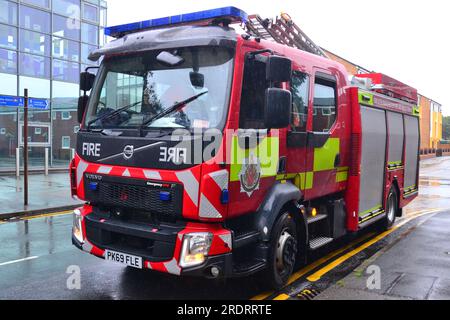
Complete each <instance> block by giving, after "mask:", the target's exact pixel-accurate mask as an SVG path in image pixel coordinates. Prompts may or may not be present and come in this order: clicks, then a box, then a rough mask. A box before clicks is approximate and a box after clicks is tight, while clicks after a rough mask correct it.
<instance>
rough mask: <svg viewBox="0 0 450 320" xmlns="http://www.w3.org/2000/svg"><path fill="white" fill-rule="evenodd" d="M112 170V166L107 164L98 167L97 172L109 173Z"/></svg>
mask: <svg viewBox="0 0 450 320" xmlns="http://www.w3.org/2000/svg"><path fill="white" fill-rule="evenodd" d="M111 170H112V167H105V166H101V167H100V168H98V170H97V173H100V174H109V173H110V172H111Z"/></svg>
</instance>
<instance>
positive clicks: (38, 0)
mask: <svg viewBox="0 0 450 320" xmlns="http://www.w3.org/2000/svg"><path fill="white" fill-rule="evenodd" d="M22 2H25V3H29V4H32V5H35V6H38V7H43V8H46V9H48V8H50V0H22Z"/></svg>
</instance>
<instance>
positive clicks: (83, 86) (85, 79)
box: [80, 72, 95, 91]
mask: <svg viewBox="0 0 450 320" xmlns="http://www.w3.org/2000/svg"><path fill="white" fill-rule="evenodd" d="M94 81H95V74H92V73H89V72H82V73H81V74H80V90H81V91H89V90H91V89H92V87H93V86H94Z"/></svg>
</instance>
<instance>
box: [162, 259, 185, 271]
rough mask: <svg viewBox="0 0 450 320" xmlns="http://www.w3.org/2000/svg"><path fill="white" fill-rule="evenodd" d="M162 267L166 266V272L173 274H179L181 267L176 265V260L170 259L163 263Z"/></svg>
mask: <svg viewBox="0 0 450 320" xmlns="http://www.w3.org/2000/svg"><path fill="white" fill-rule="evenodd" d="M164 267H166V269H167V272H168V273H171V274H175V275H180V273H181V268H180V267H179V266H178V262H177V260H175V258H174V259H172V260H171V261H169V262H166V263H164Z"/></svg>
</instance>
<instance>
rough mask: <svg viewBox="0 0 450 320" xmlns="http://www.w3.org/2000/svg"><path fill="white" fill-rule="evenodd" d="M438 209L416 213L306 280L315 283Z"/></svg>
mask: <svg viewBox="0 0 450 320" xmlns="http://www.w3.org/2000/svg"><path fill="white" fill-rule="evenodd" d="M439 211H440V209H435V210H429V211H427V212H423V213H417V214H415V215H414V216H412V217H409V218H408V219H406V220H405V221H402V222H401V223H399V224H398V225H396V226H394V227H392V229H390V230H388V231H385V232H383V233H382V234H380V235H378V236H376V237H375V238H373V239H372V240H369V241H367V242H366V243H364V244H363V245H361V246H359V247H358V248H356V249H355V250H352V251H350V252H348V253H347V254H345V255H343V256H342V257H339V258H338V259H336V260H334V261H333V262H331V263H330V264H328V265H326V266H325V267H323V268H322V269H320V270H318V271H317V272H315V273H313V274H312V275H310V276H309V277H308V278H306V279H307V280H308V281H311V282H316V281H318V280H319V279H320V278H321V277H322V276H323V275H324V274H326V273H328V272H329V271H331V270H333V269H334V268H336V267H337V266H339V265H340V264H342V263H343V262H345V261H347V260H348V259H350V258H351V257H353V256H355V255H356V254H358V253H360V252H361V251H363V250H364V249H367V248H368V247H370V246H371V245H373V244H375V243H377V242H378V241H380V240H382V239H384V238H385V237H387V236H388V235H389V234H391V233H392V232H394V231H395V230H397V229H398V228H400V227H401V226H403V225H405V224H406V223H408V222H410V221H411V220H413V219H416V218H418V217H421V216H423V215H427V214H431V213H436V212H439Z"/></svg>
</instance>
